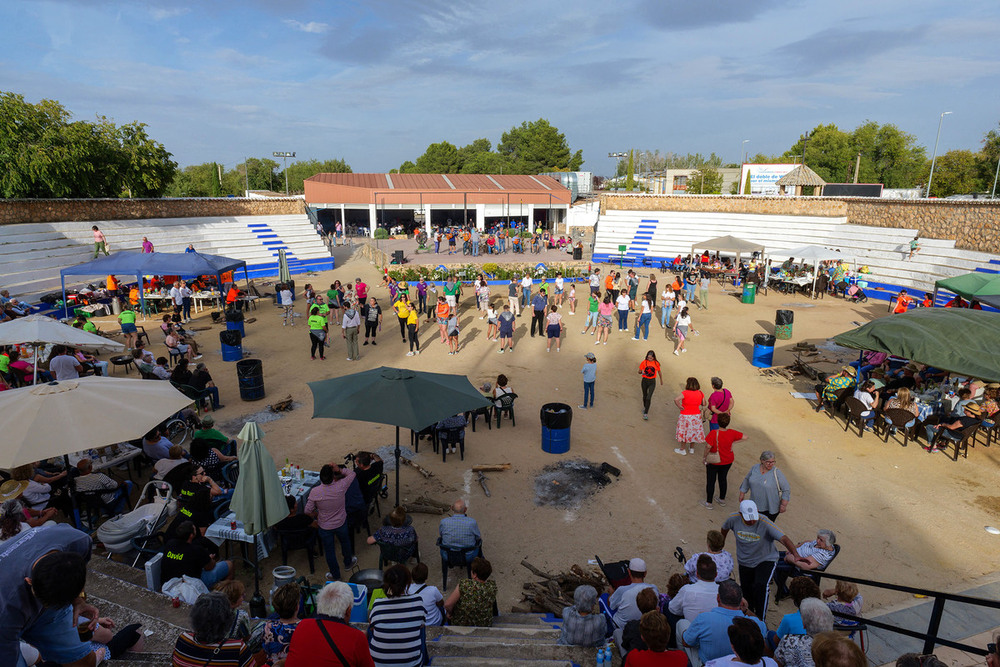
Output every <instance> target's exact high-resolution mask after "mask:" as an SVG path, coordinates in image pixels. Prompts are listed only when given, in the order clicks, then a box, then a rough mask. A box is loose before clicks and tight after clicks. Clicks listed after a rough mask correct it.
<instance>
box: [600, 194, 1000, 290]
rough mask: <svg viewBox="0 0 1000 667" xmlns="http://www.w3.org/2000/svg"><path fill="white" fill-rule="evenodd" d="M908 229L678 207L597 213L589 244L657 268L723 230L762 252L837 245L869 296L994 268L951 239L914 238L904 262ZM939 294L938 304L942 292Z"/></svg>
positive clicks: (990, 258) (997, 263)
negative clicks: (913, 249) (859, 270)
mask: <svg viewBox="0 0 1000 667" xmlns="http://www.w3.org/2000/svg"><path fill="white" fill-rule="evenodd" d="M916 234H917V232H916V230H913V229H896V228H890V227H866V226H863V225H852V224H848V223H847V220H846V219H845V218H824V217H810V216H790V215H785V216H782V215H750V214H734V213H696V212H680V211H620V210H608V211H606V212H605V213H604V214H602V215H601V216H600V219H599V220H598V224H597V238H596V241H595V243H594V254H593V261H594V262H613V263H615V264H617V263H618V260H619V249H618V247H619V245H625V246H628V249H627V250H626V252H625V255H624V262H623V264H624V265H625V266H647V267H653V268H658V267H659V266H660V262H666V263H667V264H670V262H671V261H672V260H673V259H674V258H675V257H676V256H677V255H678V254H679V255H681V256H682V257H686V256H687V255H688V254H689V253H690V252H691V246H692V244H696V243H698V242H700V241H706V240H708V239H712V238H716V237H719V236H726V235H731V236H735V237H738V238H741V239H745V240H747V241H753V242H755V243H759V244H761V245H763V246H764V247H765V249H766V250H765V252H766V253H774V254H775V255H776V258H778V259H779V261H784V259H785V258H784V256H780V255H778V253H779V252H780V251H781V250H782V249H789V248H794V247H797V246H803V245H819V246H823V247H827V248H839V249H840V250H842V251H843V252H844V254H845V255H848V256H853V257H854V259H855V260H856V264H857V267H862V266H867V267H868V268H869V269H870V270H871V274H870V275H869V276H867V277H866V278H865V279H866V280H867V282H868V285H869V287H868V288H866V290H865V292H866V293H867V294H868V296H869V298H876V299H878V298H881V299H888V298H889V297H890V296H894V295H895V294H896V293H898V292H899V290H900V289H901V288H906V289H907V290H909V291H910V292H911V293H912V292H913V291H914V290H916V291H917V292H918V293H919V294H923V292H933V291H934V282H935V281H936V280H940V279H942V278H948V277H951V276H956V275H960V274H963V273H968V272H970V271H984V272H989V273H997V272H1000V259H998V258H997V255H990V254H987V253H981V252H974V251H971V250H961V249H958V248H956V247H955V242H954V241H947V240H940V239H926V238H921V239H920V251H919V252H918V253H917V254H916V255H915V256H914V257H913V259H911V260H908V259H907V255H908V254H909V247H910V245H909V244H910V240H911V239H912V238H913V237H914V236H916ZM950 296H951V295H950V294H948V293H944V292H942V293H941V294H940V295H939V303H943V300H944V299H946V298H950Z"/></svg>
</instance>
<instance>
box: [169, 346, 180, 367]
mask: <svg viewBox="0 0 1000 667" xmlns="http://www.w3.org/2000/svg"><path fill="white" fill-rule="evenodd" d="M180 358H181V351H180V350H178V349H177V348H176V347H168V348H167V365H168V366H176V365H177V360H178V359H180Z"/></svg>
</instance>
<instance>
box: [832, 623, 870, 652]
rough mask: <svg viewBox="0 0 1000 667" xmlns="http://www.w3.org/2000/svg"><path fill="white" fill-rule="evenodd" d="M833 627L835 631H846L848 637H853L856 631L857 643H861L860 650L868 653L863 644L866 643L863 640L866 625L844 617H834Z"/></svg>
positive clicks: (866, 630)
mask: <svg viewBox="0 0 1000 667" xmlns="http://www.w3.org/2000/svg"><path fill="white" fill-rule="evenodd" d="M833 629H834V631H836V632H846V633H847V638H848V639H854V633H855V632H856V633H858V643H859V644H861V652H862V653H864V654H865V655H867V654H868V649H867V647H866V646H865V644H866V643H867V642H866V641H865V634H866V633H867V632H868V626H867V625H865V624H864V623H858V622H855V621H848V620H846V619H834V622H833Z"/></svg>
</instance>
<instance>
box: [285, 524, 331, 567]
mask: <svg viewBox="0 0 1000 667" xmlns="http://www.w3.org/2000/svg"><path fill="white" fill-rule="evenodd" d="M275 532H277V534H278V542H279V543H280V545H281V564H282V565H288V552H289V551H298V550H300V549H301V550H304V551H305V552H306V558H307V559H308V560H309V574H313V573H315V572H316V565H315V562H314V559H315V554H314V553H313V547H314V546H319V553H320V555H322V554H323V545H322V544H321V543H320V542H319V540H318V539H316V538H317V535H318V532H317V530H316V529H315V528H312V527H309V528H303V529H301V530H278V531H275Z"/></svg>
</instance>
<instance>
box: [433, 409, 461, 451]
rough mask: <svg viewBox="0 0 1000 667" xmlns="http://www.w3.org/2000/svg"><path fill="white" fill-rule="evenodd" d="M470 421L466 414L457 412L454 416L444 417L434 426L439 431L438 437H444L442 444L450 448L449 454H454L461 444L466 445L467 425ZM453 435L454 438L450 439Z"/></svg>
mask: <svg viewBox="0 0 1000 667" xmlns="http://www.w3.org/2000/svg"><path fill="white" fill-rule="evenodd" d="M468 423H469V422H468V421H467V420H466V419H465V415H464V414H457V415H455V416H454V417H448V418H446V419H442V420H441V421H439V422H438V423H437V426H435V427H434V428H435V429H436V430H437V432H438V437H439V438H441V439H442V443H441V446H442V447H447V448H448V451H447V453H448V454H454V453H455V452H457V451H458V448H459V446H460V445H464V443H465V427H466V425H467V424H468ZM452 437H454V439H450V438H452ZM445 440H447V442H445Z"/></svg>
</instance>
